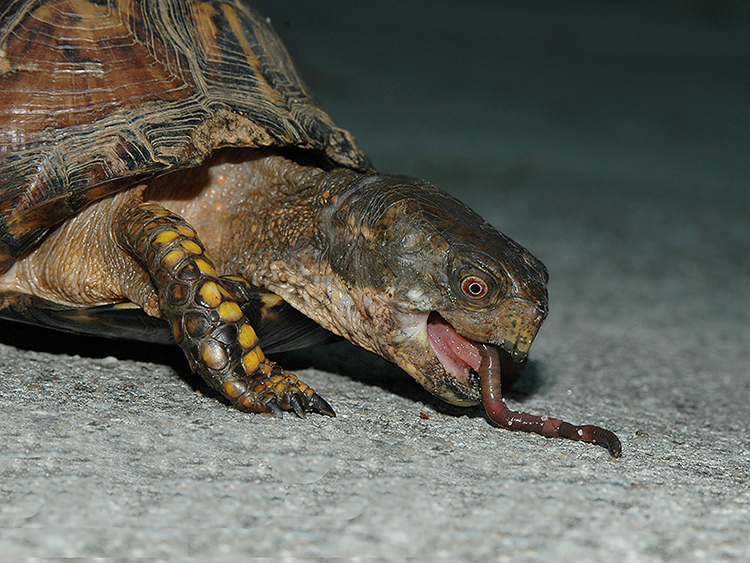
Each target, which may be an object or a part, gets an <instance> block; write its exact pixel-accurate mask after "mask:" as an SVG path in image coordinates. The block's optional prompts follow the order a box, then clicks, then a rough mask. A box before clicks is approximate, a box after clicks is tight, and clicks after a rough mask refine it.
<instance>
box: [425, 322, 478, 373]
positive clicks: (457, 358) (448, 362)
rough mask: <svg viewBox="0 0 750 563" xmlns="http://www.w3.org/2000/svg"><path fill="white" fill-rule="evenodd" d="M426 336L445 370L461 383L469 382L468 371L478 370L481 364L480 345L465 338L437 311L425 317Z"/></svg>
mask: <svg viewBox="0 0 750 563" xmlns="http://www.w3.org/2000/svg"><path fill="white" fill-rule="evenodd" d="M427 336H428V340H429V342H430V346H432V350H433V351H434V352H435V355H436V356H437V357H438V360H440V363H441V364H443V367H444V368H445V370H446V371H447V372H448V373H449V374H450V375H452V376H453V377H455V378H456V379H458V380H459V381H461V382H463V383H467V384H468V382H469V371H470V370H473V371H474V372H475V373H478V372H479V368H480V366H481V364H482V355H481V353H480V346H483V345H479V344H477V343H476V342H472V341H471V340H467V339H466V338H464V337H463V336H461V335H460V334H458V332H456V329H454V328H453V327H452V326H451V325H450V323H448V322H447V321H446V320H445V319H443V317H441V316H440V314H439V313H437V312H435V311H433V312H432V313H430V315H429V316H428V317H427Z"/></svg>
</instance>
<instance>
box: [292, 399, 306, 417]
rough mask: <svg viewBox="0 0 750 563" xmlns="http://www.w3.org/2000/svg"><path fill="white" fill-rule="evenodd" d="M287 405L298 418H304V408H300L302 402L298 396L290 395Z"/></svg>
mask: <svg viewBox="0 0 750 563" xmlns="http://www.w3.org/2000/svg"><path fill="white" fill-rule="evenodd" d="M289 404H290V405H291V407H292V410H294V413H295V414H296V415H297V416H298V417H300V418H305V408H304V407H303V406H302V401H300V398H299V395H292V396H291V398H290V399H289Z"/></svg>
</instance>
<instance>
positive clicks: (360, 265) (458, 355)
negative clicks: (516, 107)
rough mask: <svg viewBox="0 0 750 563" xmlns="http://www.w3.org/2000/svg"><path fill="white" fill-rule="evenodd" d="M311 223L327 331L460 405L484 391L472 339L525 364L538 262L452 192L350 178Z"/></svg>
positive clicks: (537, 292)
mask: <svg viewBox="0 0 750 563" xmlns="http://www.w3.org/2000/svg"><path fill="white" fill-rule="evenodd" d="M320 229H321V232H322V233H323V238H324V239H325V241H326V245H325V257H324V259H325V260H326V261H327V262H328V266H329V268H330V271H331V272H332V274H333V286H335V288H334V289H333V290H332V291H329V296H330V297H331V303H332V306H333V307H334V308H335V309H336V310H337V311H338V312H339V315H338V320H337V321H336V322H335V324H337V325H338V326H334V327H329V328H332V329H333V330H334V331H336V332H339V333H340V334H342V335H343V336H346V337H347V338H348V339H350V340H352V341H353V342H355V343H356V344H359V345H361V346H363V347H365V348H367V349H369V350H371V351H374V352H376V353H378V354H380V355H381V356H383V357H385V358H386V359H388V360H391V361H393V362H395V363H396V364H398V365H399V366H400V367H401V368H402V369H404V370H405V371H406V372H408V373H409V374H410V375H412V376H413V377H414V378H415V379H416V380H417V381H419V382H420V383H421V384H422V385H423V386H424V387H425V388H426V389H427V390H429V391H430V392H432V393H433V394H435V395H437V396H439V397H441V398H442V399H444V400H446V401H448V402H450V403H454V404H459V405H470V404H477V403H480V402H481V400H482V398H481V391H480V384H479V378H478V375H477V372H478V370H479V366H480V362H481V358H480V353H479V346H480V345H490V346H496V347H498V348H500V349H502V350H504V351H505V352H507V354H508V355H509V356H510V358H512V360H513V361H514V362H515V363H517V364H519V365H522V364H523V363H524V362H525V359H526V356H527V354H528V351H529V347H530V346H531V343H532V342H533V340H534V337H535V336H536V334H537V331H538V330H539V327H540V326H541V324H542V322H543V321H544V319H545V317H546V315H547V289H546V282H547V277H548V276H547V270H546V268H545V267H544V265H543V264H542V263H541V262H539V261H538V260H537V259H536V258H534V257H533V256H532V255H531V254H530V253H529V252H528V251H527V250H526V249H524V248H523V247H521V246H520V245H518V244H516V243H515V242H513V241H512V240H510V239H509V238H508V237H506V236H505V235H503V234H502V233H500V232H499V231H497V230H496V229H495V228H493V227H492V226H491V225H489V224H488V223H487V222H486V221H484V220H483V219H482V218H481V217H480V216H479V215H477V214H476V213H475V212H473V211H472V210H471V209H469V208H468V207H466V206H465V205H463V204H462V203H460V202H459V201H458V200H456V199H454V198H453V197H451V196H449V195H448V194H446V193H444V192H442V191H440V190H438V189H437V188H435V187H434V186H431V185H430V184H427V183H426V182H423V181H421V180H417V179H414V178H407V177H403V176H386V175H381V174H367V175H357V177H356V180H354V181H353V182H350V183H348V185H347V187H346V188H345V189H342V190H341V191H339V192H338V195H337V197H336V198H335V202H334V203H333V204H331V205H329V206H327V207H326V208H324V210H323V213H322V214H321V216H320ZM330 280H331V278H329V281H330ZM506 357H507V356H506ZM509 361H510V360H509Z"/></svg>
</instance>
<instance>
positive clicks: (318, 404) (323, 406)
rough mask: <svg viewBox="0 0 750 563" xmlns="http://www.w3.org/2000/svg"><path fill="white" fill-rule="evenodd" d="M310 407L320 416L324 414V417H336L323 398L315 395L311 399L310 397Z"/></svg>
mask: <svg viewBox="0 0 750 563" xmlns="http://www.w3.org/2000/svg"><path fill="white" fill-rule="evenodd" d="M310 406H311V407H312V408H313V409H314V410H316V411H318V412H319V413H320V414H324V415H326V416H332V417H334V418H335V417H336V413H335V411H334V410H333V407H331V405H329V404H328V401H326V400H325V399H324V398H323V397H321V396H320V395H318V394H317V393H315V394H314V395H313V396H312V397H310Z"/></svg>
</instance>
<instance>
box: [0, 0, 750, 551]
mask: <svg viewBox="0 0 750 563" xmlns="http://www.w3.org/2000/svg"><path fill="white" fill-rule="evenodd" d="M371 4H372V6H371V7H367V8H361V9H359V8H358V10H360V11H353V10H354V9H353V8H351V6H352V3H351V2H347V1H344V0H339V1H337V2H327V3H317V2H309V1H306V0H298V1H296V2H292V1H288V2H277V1H273V0H266V1H264V2H261V3H259V4H258V5H259V7H260V8H262V10H263V12H264V13H266V14H267V15H269V16H271V18H272V20H273V22H274V24H275V26H276V27H277V29H278V30H279V32H280V33H281V34H282V35H283V37H284V38H285V41H287V42H288V45H289V47H290V49H291V50H292V52H293V54H294V56H295V58H296V59H297V61H298V62H299V63H300V65H301V66H302V68H303V69H304V73H305V76H306V78H307V80H308V81H309V82H310V83H311V84H312V85H313V88H314V89H315V91H316V92H317V93H318V95H319V96H320V98H321V99H322V101H323V102H324V104H325V106H326V107H327V109H328V110H329V112H330V113H331V114H332V115H333V116H334V117H335V118H336V119H337V121H338V122H339V123H341V124H342V125H344V126H346V127H347V128H349V129H350V130H351V131H352V132H353V133H354V134H355V135H356V136H357V138H358V139H359V140H360V142H361V144H362V146H363V147H364V148H365V150H366V151H367V152H368V153H369V154H370V155H371V157H372V159H373V161H374V162H375V164H376V165H377V166H378V167H379V168H380V169H381V170H383V171H388V172H400V173H407V174H413V175H418V176H422V177H424V178H426V179H428V180H430V181H432V182H433V183H435V184H437V185H439V186H441V187H443V188H444V189H446V190H448V191H450V192H452V193H454V194H455V195H457V196H458V197H460V198H461V199H463V200H464V201H466V202H467V203H469V204H470V205H472V206H474V207H475V208H476V209H478V210H479V211H480V212H481V213H482V214H483V215H484V216H485V217H486V218H487V219H488V220H489V221H490V222H492V223H493V224H495V225H496V226H498V227H499V228H500V229H501V230H502V231H504V232H505V233H506V234H508V235H509V236H511V237H512V238H514V239H516V240H517V241H519V242H521V243H522V244H523V245H524V246H526V247H527V248H529V249H530V250H531V251H532V252H533V253H534V254H535V255H536V256H538V257H539V258H540V259H541V260H542V261H543V262H544V263H545V264H546V265H547V267H548V268H549V270H550V275H551V277H550V285H549V289H550V300H551V303H550V306H551V312H550V315H549V318H548V320H547V322H546V324H545V326H544V328H543V330H542V331H541V333H540V335H539V337H538V339H537V341H536V343H535V345H534V348H533V350H532V352H533V361H532V363H531V365H530V368H529V370H528V373H527V377H526V379H525V380H523V381H522V382H520V383H519V385H517V387H516V389H515V390H514V391H513V392H512V393H511V394H509V402H510V403H511V405H512V406H515V407H517V408H521V409H524V410H526V411H530V412H533V413H539V414H547V415H556V416H560V417H562V418H565V419H566V420H569V421H571V422H575V423H594V424H599V425H601V426H604V427H606V428H610V429H612V430H613V431H615V432H617V433H618V435H619V436H620V438H621V439H622V442H623V448H624V453H623V456H622V458H620V459H618V460H615V461H613V460H610V459H609V456H608V455H607V452H606V450H604V449H602V448H598V447H593V446H589V445H584V444H580V443H574V442H568V441H563V440H549V439H544V438H541V437H539V436H532V435H526V434H518V433H511V432H508V431H504V430H500V429H496V428H493V427H491V426H490V425H489V424H488V423H487V422H486V421H485V419H484V418H483V417H482V413H481V411H479V410H461V409H455V408H449V407H447V406H445V405H443V404H442V403H441V402H440V401H438V400H436V399H433V398H432V397H430V396H429V395H428V394H426V393H425V392H424V391H422V390H421V388H419V387H418V386H417V385H416V384H415V383H413V382H412V381H411V380H410V379H409V378H408V377H407V376H405V375H404V374H402V373H400V372H399V371H398V370H397V369H396V368H393V367H391V366H390V365H388V364H386V363H385V362H382V361H380V360H379V359H377V358H374V357H373V356H370V355H369V354H367V353H365V352H363V351H361V350H358V349H355V348H354V347H352V346H349V345H347V344H344V343H342V344H336V345H332V346H329V347H327V348H322V349H319V350H315V351H312V352H309V353H305V352H300V353H295V354H294V355H289V356H287V357H286V358H284V359H283V361H284V362H285V364H286V365H287V366H289V367H293V368H294V369H296V371H297V373H298V374H300V376H302V377H304V379H305V380H306V381H307V382H308V383H310V384H311V385H313V387H315V388H316V389H317V390H318V391H319V392H320V393H321V394H322V395H324V396H325V397H326V398H327V399H328V400H329V402H330V403H331V404H332V405H333V406H334V408H335V409H336V411H337V413H338V415H339V416H338V418H335V419H331V418H326V417H323V416H317V415H311V416H308V418H307V420H299V419H297V418H296V417H294V416H290V415H287V416H285V417H284V418H283V419H272V418H267V417H263V416H250V415H247V414H242V413H239V412H236V411H233V410H231V409H229V408H228V407H227V406H225V405H224V404H223V403H221V402H219V401H217V400H216V399H215V398H214V397H213V396H212V395H211V394H210V392H208V391H207V390H206V388H205V387H204V386H203V385H202V384H201V382H200V381H199V380H197V379H196V378H195V377H193V376H191V375H190V374H189V371H188V369H187V365H186V363H185V362H184V360H183V359H182V358H181V357H180V355H179V351H177V350H174V349H172V348H167V347H157V346H152V347H150V346H142V345H138V344H132V343H118V342H109V341H104V340H101V341H100V340H95V339H85V338H76V337H71V336H67V335H61V334H58V333H54V332H48V331H44V330H37V329H33V328H27V327H22V326H19V325H15V324H9V323H3V324H2V325H0V330H1V331H2V337H1V338H0V341H1V342H2V343H3V344H2V345H0V561H2V562H6V561H16V560H21V559H25V558H41V559H46V560H60V559H64V558H112V559H122V560H126V559H135V558H140V559H148V560H158V561H162V560H164V561H180V560H186V561H188V560H189V561H192V560H195V561H198V560H200V561H210V560H221V559H223V560H226V561H241V560H252V559H255V558H272V559H284V560H287V561H327V560H332V559H352V560H365V559H366V560H373V561H401V560H407V559H408V560H413V561H441V560H446V561H448V560H451V561H453V560H464V561H482V562H490V561H497V562H506V561H508V562H510V561H531V562H535V561H540V562H541V561H633V562H635V561H637V562H650V561H654V562H655V561H746V560H750V539H748V538H750V488H749V487H748V478H749V476H750V439H749V438H748V436H747V432H746V431H747V428H748V426H750V424H749V423H750V408H749V407H748V398H749V397H750V328H749V327H750V306H749V304H750V255H749V254H750V253H749V251H750V244H749V243H750V221H749V217H750V213H749V212H750V196H749V195H748V188H749V187H750V186H749V185H748V178H750V174H749V173H750V158H748V154H750V137H749V136H748V131H750V103H749V102H750V74H749V71H748V69H750V64H749V63H750V33H748V28H749V27H750V15H749V14H748V11H747V8H745V7H744V6H745V4H743V3H740V2H731V1H730V0H726V1H724V2H699V1H691V2H676V1H675V2H661V3H658V7H655V5H656V3H654V2H646V1H644V2H609V3H608V2H593V1H591V2H585V1H579V2H575V1H569V2H554V3H551V2H541V1H539V2H536V1H531V2H523V3H520V2H500V1H492V2H489V1H485V2H482V1H480V0H473V1H472V0H469V1H466V0H464V1H462V2H460V3H459V2H456V1H452V2H448V1H445V0H437V1H435V0H430V1H427V0H419V1H414V2H409V3H408V6H404V5H403V4H406V3H397V2H392V3H388V4H380V3H371ZM367 5H368V6H370V4H367ZM311 366H312V367H311Z"/></svg>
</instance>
